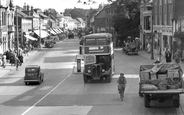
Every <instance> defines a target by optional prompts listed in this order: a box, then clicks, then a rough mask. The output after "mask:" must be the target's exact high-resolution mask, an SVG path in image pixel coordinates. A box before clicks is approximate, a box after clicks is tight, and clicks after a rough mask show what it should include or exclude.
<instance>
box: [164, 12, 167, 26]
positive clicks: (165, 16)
mask: <svg viewBox="0 0 184 115" xmlns="http://www.w3.org/2000/svg"><path fill="white" fill-rule="evenodd" d="M164 25H167V14H164Z"/></svg>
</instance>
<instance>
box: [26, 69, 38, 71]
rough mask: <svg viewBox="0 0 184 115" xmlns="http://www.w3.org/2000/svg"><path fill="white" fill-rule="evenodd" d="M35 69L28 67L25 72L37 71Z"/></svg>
mask: <svg viewBox="0 0 184 115" xmlns="http://www.w3.org/2000/svg"><path fill="white" fill-rule="evenodd" d="M37 70H38V69H36V68H28V69H27V70H26V72H37Z"/></svg>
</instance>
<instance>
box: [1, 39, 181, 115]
mask: <svg viewBox="0 0 184 115" xmlns="http://www.w3.org/2000/svg"><path fill="white" fill-rule="evenodd" d="M78 42H79V41H78V40H77V39H69V40H68V39H66V40H64V41H62V42H59V43H57V44H56V45H55V46H54V48H50V49H42V50H41V51H39V52H38V53H37V54H36V55H35V56H33V57H32V58H30V59H29V61H27V62H26V63H24V64H23V65H22V66H21V67H20V68H19V70H18V71H11V72H9V73H8V74H7V75H5V76H3V77H1V78H0V115H183V114H184V113H183V110H182V109H183V108H182V106H180V108H172V107H170V106H171V104H170V102H166V103H163V104H159V103H156V102H155V103H153V107H152V108H145V107H144V100H143V98H141V97H139V95H138V72H139V66H140V65H141V64H150V60H149V59H146V58H144V57H141V56H139V55H135V56H128V55H125V54H123V53H122V52H121V51H120V50H115V67H116V68H115V69H116V72H115V75H114V76H113V79H112V82H111V83H87V84H84V83H83V76H82V74H80V73H73V65H74V64H75V56H76V55H77V54H78V52H79V51H78ZM30 64H33V65H34V64H36V65H40V66H41V68H42V71H43V72H44V75H45V78H44V82H43V83H42V84H41V85H38V84H31V85H28V86H26V85H25V84H24V82H23V77H24V74H25V72H24V68H25V66H26V65H30ZM121 72H123V73H125V76H126V78H127V82H128V84H127V87H126V90H125V97H124V101H123V102H121V101H120V98H119V95H118V91H117V83H116V81H117V77H118V74H119V73H121ZM183 104H184V100H183V96H182V98H181V105H183ZM154 105H156V106H154ZM162 106H163V107H162ZM166 106H167V107H166Z"/></svg>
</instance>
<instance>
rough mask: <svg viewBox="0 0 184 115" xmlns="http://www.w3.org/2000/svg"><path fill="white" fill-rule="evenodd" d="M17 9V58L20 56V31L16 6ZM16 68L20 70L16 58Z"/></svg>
mask: <svg viewBox="0 0 184 115" xmlns="http://www.w3.org/2000/svg"><path fill="white" fill-rule="evenodd" d="M15 10H16V32H17V33H16V34H17V36H16V37H17V54H16V55H17V56H16V58H18V55H19V31H18V15H17V7H15ZM16 70H18V60H17V59H16Z"/></svg>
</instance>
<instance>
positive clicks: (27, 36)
mask: <svg viewBox="0 0 184 115" xmlns="http://www.w3.org/2000/svg"><path fill="white" fill-rule="evenodd" d="M24 36H25V37H26V38H28V39H30V40H37V38H35V37H32V36H30V35H28V34H26V35H24Z"/></svg>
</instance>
